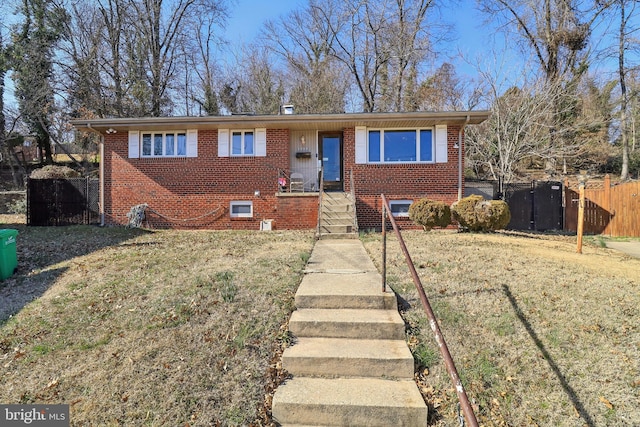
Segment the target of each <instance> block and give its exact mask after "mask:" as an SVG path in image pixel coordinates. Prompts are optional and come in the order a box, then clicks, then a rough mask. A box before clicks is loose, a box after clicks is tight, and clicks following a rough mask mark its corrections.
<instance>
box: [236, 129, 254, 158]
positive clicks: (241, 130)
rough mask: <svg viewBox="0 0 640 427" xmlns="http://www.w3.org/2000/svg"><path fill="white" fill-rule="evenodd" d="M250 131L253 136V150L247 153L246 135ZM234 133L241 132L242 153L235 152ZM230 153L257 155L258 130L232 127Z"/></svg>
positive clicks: (239, 155)
mask: <svg viewBox="0 0 640 427" xmlns="http://www.w3.org/2000/svg"><path fill="white" fill-rule="evenodd" d="M248 133H250V134H251V135H252V136H253V143H252V147H251V148H252V152H251V153H249V154H247V153H245V152H244V149H245V135H246V134H248ZM234 134H240V153H234V152H233V136H234ZM229 154H230V155H231V156H232V157H242V156H248V157H254V156H255V155H256V132H255V129H231V130H230V131H229Z"/></svg>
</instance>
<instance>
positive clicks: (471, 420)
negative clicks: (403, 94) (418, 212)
mask: <svg viewBox="0 0 640 427" xmlns="http://www.w3.org/2000/svg"><path fill="white" fill-rule="evenodd" d="M380 197H381V198H382V291H383V292H385V291H386V289H387V222H386V218H387V217H388V218H389V221H390V222H391V226H392V227H393V231H394V232H395V234H396V237H397V238H398V243H399V244H400V248H401V249H402V253H403V254H404V258H405V260H406V261H407V266H408V267H409V271H410V272H411V277H412V278H413V283H414V284H415V286H416V289H417V291H418V294H419V295H420V301H422V307H423V308H424V311H425V312H426V314H427V317H428V318H429V326H431V330H432V331H433V334H434V336H435V339H436V343H437V344H438V348H439V349H440V354H441V355H442V358H443V359H444V364H445V367H446V369H447V372H448V373H449V377H450V378H451V382H452V383H453V386H454V388H455V389H456V394H457V395H458V401H459V402H460V407H461V409H462V413H463V414H464V418H465V420H466V422H467V424H468V425H469V426H471V427H477V426H478V420H477V419H476V415H475V414H474V412H473V408H472V407H471V404H470V403H469V398H468V397H467V393H466V392H465V390H464V386H463V385H462V381H460V377H459V376H458V371H457V369H456V365H455V363H454V362H453V358H452V357H451V353H449V347H447V343H446V342H445V340H444V336H443V335H442V331H440V326H439V325H438V320H437V319H436V316H435V314H434V313H433V310H432V309H431V304H429V299H428V298H427V295H426V294H425V292H424V287H423V286H422V282H421V281H420V277H419V276H418V273H417V272H416V268H415V266H414V265H413V260H412V259H411V255H410V254H409V250H408V249H407V246H406V245H405V243H404V239H403V238H402V234H400V230H399V229H398V225H397V224H396V221H395V219H394V218H393V215H389V213H391V207H390V206H389V202H388V201H387V198H386V197H385V196H384V194H381V195H380Z"/></svg>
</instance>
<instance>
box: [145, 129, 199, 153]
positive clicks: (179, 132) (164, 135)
mask: <svg viewBox="0 0 640 427" xmlns="http://www.w3.org/2000/svg"><path fill="white" fill-rule="evenodd" d="M145 135H151V147H150V148H151V153H150V154H145V153H144V137H145ZM156 135H161V136H162V154H156V153H155V150H154V143H155V138H156ZM167 135H173V137H174V141H173V154H167ZM179 135H183V136H184V143H185V146H184V154H178V136H179ZM188 146H189V137H188V133H187V131H186V130H174V131H162V132H160V131H140V157H141V158H152V157H155V158H158V157H187V156H188V153H189V148H188Z"/></svg>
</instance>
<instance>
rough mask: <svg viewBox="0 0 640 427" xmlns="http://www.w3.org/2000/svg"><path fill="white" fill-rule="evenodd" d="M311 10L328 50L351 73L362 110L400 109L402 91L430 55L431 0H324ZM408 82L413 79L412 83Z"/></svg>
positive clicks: (401, 105) (405, 89)
mask: <svg viewBox="0 0 640 427" xmlns="http://www.w3.org/2000/svg"><path fill="white" fill-rule="evenodd" d="M310 5H311V7H312V8H313V9H315V11H316V12H315V13H316V15H317V16H318V19H320V20H321V21H322V22H323V25H324V26H326V28H328V29H329V33H328V36H329V41H330V44H329V47H330V52H331V55H332V56H333V57H335V58H336V59H337V60H338V61H340V62H341V63H342V64H343V65H344V66H345V67H346V69H347V70H349V73H350V75H351V79H352V80H353V82H354V85H355V87H356V88H357V90H358V92H359V94H360V96H361V98H362V110H364V111H367V112H372V111H403V110H405V109H411V108H412V107H411V106H409V107H408V108H405V105H404V103H405V101H406V100H407V97H406V96H405V94H406V91H407V88H409V89H414V88H415V87H416V82H415V79H416V78H417V73H416V70H417V68H418V65H419V64H421V63H422V62H423V61H424V60H425V59H426V57H427V55H428V54H429V53H430V48H431V46H430V44H429V41H430V38H429V37H430V34H429V32H428V26H427V25H426V22H427V12H428V11H429V10H430V9H431V8H432V7H433V1H432V0H406V1H405V0H395V1H392V0H385V1H372V0H348V1H337V0H323V1H312V2H311V3H310ZM412 79H413V80H412Z"/></svg>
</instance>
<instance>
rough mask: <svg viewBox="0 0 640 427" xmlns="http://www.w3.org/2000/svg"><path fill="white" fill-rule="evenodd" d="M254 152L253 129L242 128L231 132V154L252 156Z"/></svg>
mask: <svg viewBox="0 0 640 427" xmlns="http://www.w3.org/2000/svg"><path fill="white" fill-rule="evenodd" d="M254 152H255V148H254V140H253V131H249V130H242V131H236V130H234V131H232V132H231V155H232V156H253V155H254Z"/></svg>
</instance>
